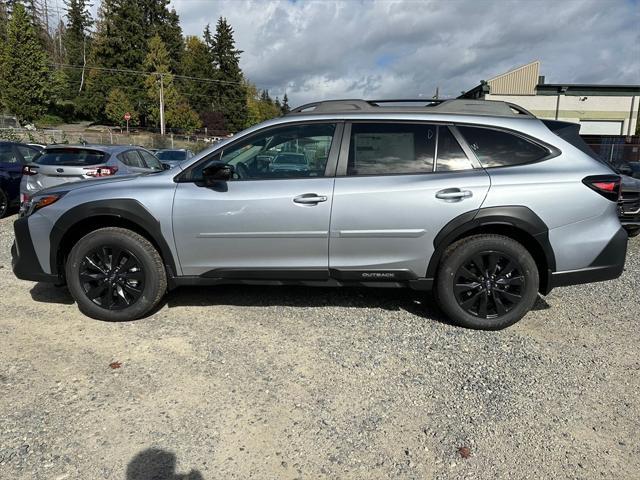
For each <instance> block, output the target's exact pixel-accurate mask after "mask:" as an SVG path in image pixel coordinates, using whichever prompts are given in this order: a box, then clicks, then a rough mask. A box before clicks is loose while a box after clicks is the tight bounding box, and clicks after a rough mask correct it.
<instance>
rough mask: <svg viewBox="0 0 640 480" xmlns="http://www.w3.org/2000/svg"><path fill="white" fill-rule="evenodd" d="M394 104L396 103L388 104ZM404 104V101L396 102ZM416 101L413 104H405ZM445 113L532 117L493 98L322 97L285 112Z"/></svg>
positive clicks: (510, 104) (520, 108) (313, 113)
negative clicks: (329, 98) (327, 98)
mask: <svg viewBox="0 0 640 480" xmlns="http://www.w3.org/2000/svg"><path fill="white" fill-rule="evenodd" d="M391 104H396V105H391ZM397 104H405V105H397ZM406 104H417V105H406ZM382 112H384V113H445V114H458V115H494V116H501V117H519V116H528V117H534V115H533V114H532V113H530V112H529V111H527V110H525V109H524V108H522V107H520V106H518V105H514V104H512V103H509V102H502V101H495V100H471V99H465V98H453V99H424V98H420V99H388V100H360V99H347V100H325V101H322V102H313V103H307V104H305V105H301V106H299V107H297V108H294V109H293V110H291V112H289V113H288V114H287V115H318V114H329V113H382Z"/></svg>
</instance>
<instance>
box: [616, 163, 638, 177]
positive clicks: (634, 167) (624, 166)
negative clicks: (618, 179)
mask: <svg viewBox="0 0 640 480" xmlns="http://www.w3.org/2000/svg"><path fill="white" fill-rule="evenodd" d="M616 167H617V168H618V170H620V173H621V174H623V175H628V176H630V177H633V178H640V162H623V163H620V164H618V165H616Z"/></svg>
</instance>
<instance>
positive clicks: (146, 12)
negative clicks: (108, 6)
mask: <svg viewBox="0 0 640 480" xmlns="http://www.w3.org/2000/svg"><path fill="white" fill-rule="evenodd" d="M137 3H138V5H139V7H140V9H141V10H142V18H143V20H142V21H143V27H144V31H145V32H146V40H147V41H149V40H150V39H151V38H152V37H154V36H156V35H158V36H159V37H160V39H161V40H162V42H163V43H164V45H165V47H166V49H167V51H168V52H169V66H170V69H171V71H172V72H173V73H177V72H178V69H179V66H180V60H181V58H182V54H183V52H184V39H183V38H182V27H180V17H179V16H178V14H177V13H176V11H175V9H173V8H172V9H171V10H169V0H138V1H137Z"/></svg>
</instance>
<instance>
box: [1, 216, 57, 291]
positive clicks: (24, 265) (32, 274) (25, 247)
mask: <svg viewBox="0 0 640 480" xmlns="http://www.w3.org/2000/svg"><path fill="white" fill-rule="evenodd" d="M28 220H29V219H28V218H19V219H18V220H16V221H15V222H13V229H14V232H15V241H14V242H13V245H12V246H11V268H12V269H13V273H14V274H15V276H16V277H18V278H19V279H21V280H30V281H32V282H46V283H58V282H59V281H60V279H59V278H58V275H52V274H50V273H45V272H44V271H43V270H42V267H41V266H40V262H38V256H37V255H36V250H35V248H34V246H33V241H32V239H31V232H30V231H29V222H28Z"/></svg>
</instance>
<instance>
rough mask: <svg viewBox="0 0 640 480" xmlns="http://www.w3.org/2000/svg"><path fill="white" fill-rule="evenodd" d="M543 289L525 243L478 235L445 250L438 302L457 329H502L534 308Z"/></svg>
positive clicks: (437, 295)
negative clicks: (462, 327) (457, 326)
mask: <svg viewBox="0 0 640 480" xmlns="http://www.w3.org/2000/svg"><path fill="white" fill-rule="evenodd" d="M538 285H539V277H538V268H537V266H536V262H535V260H534V259H533V257H532V256H531V254H530V253H529V252H528V251H527V249H526V248H524V247H523V246H522V245H521V244H520V243H518V242H516V241H515V240H513V239H511V238H509V237H504V236H502V235H475V236H472V237H468V238H464V239H462V240H459V241H458V242H456V243H454V244H453V245H451V246H450V247H449V248H448V249H447V251H446V252H445V255H444V258H443V260H442V263H441V265H440V268H439V271H438V277H437V280H436V298H437V299H438V303H439V305H440V308H441V309H442V310H443V311H444V312H445V313H446V314H447V315H448V316H449V317H450V318H451V320H453V321H454V322H455V323H457V324H458V325H461V326H464V327H468V328H474V329H479V330H499V329H502V328H505V327H508V326H509V325H513V324H514V323H516V322H517V321H518V320H520V319H521V318H522V317H524V315H526V313H527V312H528V311H529V310H531V308H532V307H533V305H534V303H535V301H536V298H537V296H538Z"/></svg>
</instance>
